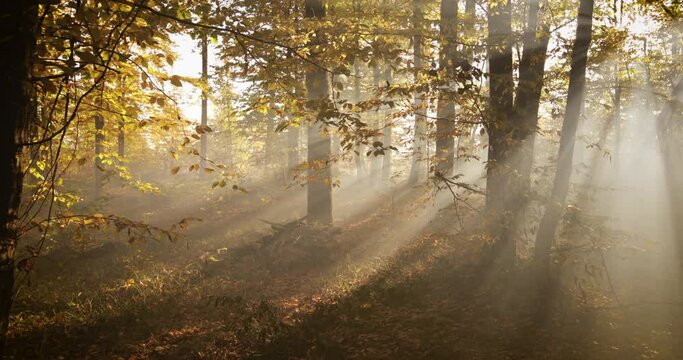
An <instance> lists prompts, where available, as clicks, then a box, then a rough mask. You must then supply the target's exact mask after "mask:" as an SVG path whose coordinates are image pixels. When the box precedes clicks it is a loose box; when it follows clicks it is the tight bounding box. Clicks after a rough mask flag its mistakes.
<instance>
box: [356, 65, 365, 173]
mask: <svg viewBox="0 0 683 360" xmlns="http://www.w3.org/2000/svg"><path fill="white" fill-rule="evenodd" d="M360 82H361V73H360V61H359V60H358V59H356V60H355V61H354V63H353V103H354V104H358V103H359V102H360V85H361V84H360ZM356 151H357V152H358V154H356V176H358V177H359V178H361V179H363V178H365V170H366V169H365V147H364V146H363V145H358V147H357V149H356Z"/></svg>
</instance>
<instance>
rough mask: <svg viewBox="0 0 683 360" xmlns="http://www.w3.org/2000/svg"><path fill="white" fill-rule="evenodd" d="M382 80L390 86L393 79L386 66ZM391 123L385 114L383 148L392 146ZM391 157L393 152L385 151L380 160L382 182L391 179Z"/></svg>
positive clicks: (389, 68)
mask: <svg viewBox="0 0 683 360" xmlns="http://www.w3.org/2000/svg"><path fill="white" fill-rule="evenodd" d="M384 78H385V79H386V81H387V82H388V83H389V84H391V83H392V81H393V79H392V75H391V66H390V65H387V68H386V71H385V72H384ZM392 132H393V128H392V122H391V117H390V116H389V115H388V114H385V117H384V129H383V130H382V143H383V144H384V146H385V147H387V148H388V147H390V146H392V136H391V134H392ZM392 156H393V150H389V151H386V152H385V153H384V158H383V159H382V180H383V181H384V182H388V181H389V180H390V178H391V158H392Z"/></svg>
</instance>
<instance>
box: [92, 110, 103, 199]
mask: <svg viewBox="0 0 683 360" xmlns="http://www.w3.org/2000/svg"><path fill="white" fill-rule="evenodd" d="M103 143H104V117H102V115H101V114H96V115H95V168H94V170H95V199H99V198H100V197H101V196H102V183H103V181H102V174H103V173H104V167H102V156H103V155H102V154H103V152H104V144H103Z"/></svg>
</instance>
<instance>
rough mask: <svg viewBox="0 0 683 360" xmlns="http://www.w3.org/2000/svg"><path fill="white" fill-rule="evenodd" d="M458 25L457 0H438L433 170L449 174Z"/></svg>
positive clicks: (453, 147)
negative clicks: (438, 77) (439, 78)
mask: <svg viewBox="0 0 683 360" xmlns="http://www.w3.org/2000/svg"><path fill="white" fill-rule="evenodd" d="M457 29H458V1H457V0H441V53H440V54H439V67H440V70H441V71H440V72H441V73H442V74H443V76H444V77H445V79H444V81H445V84H444V85H442V90H441V91H440V92H439V103H438V105H437V114H436V116H437V120H436V171H437V172H438V173H439V174H441V175H442V176H450V175H451V172H452V171H453V162H454V160H455V158H454V152H455V136H454V134H453V132H454V131H455V100H454V97H455V89H454V87H453V86H452V84H453V83H454V78H455V65H456V63H457V62H458V59H457V58H458V54H457V50H458V48H457V42H456V41H457Z"/></svg>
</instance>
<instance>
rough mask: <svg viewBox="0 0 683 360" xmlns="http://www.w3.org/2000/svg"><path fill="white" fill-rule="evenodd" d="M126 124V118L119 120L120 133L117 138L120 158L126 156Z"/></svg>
mask: <svg viewBox="0 0 683 360" xmlns="http://www.w3.org/2000/svg"><path fill="white" fill-rule="evenodd" d="M124 126H125V120H124V119H123V118H121V119H120V120H119V134H118V138H117V147H118V155H119V158H120V159H123V158H124V157H126V134H125V133H124V132H123V128H124Z"/></svg>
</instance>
